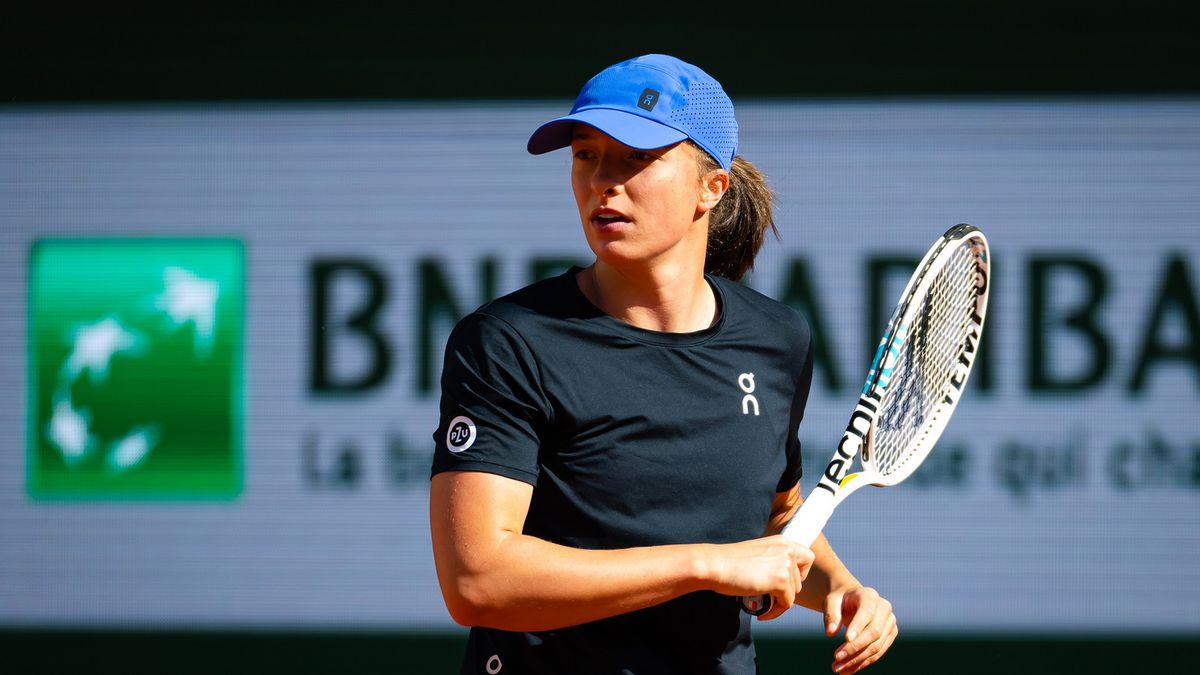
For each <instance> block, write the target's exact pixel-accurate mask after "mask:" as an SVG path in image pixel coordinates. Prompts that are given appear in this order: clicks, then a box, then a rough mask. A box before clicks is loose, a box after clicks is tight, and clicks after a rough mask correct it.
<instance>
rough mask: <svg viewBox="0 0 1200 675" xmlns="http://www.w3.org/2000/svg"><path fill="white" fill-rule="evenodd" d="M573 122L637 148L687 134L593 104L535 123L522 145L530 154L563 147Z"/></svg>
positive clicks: (677, 139)
mask: <svg viewBox="0 0 1200 675" xmlns="http://www.w3.org/2000/svg"><path fill="white" fill-rule="evenodd" d="M576 122H580V123H583V124H586V125H588V126H591V127H595V128H597V129H599V130H600V131H603V132H604V133H606V134H608V135H609V136H612V137H613V138H615V139H617V140H618V141H620V142H621V143H624V144H625V145H628V146H629V147H631V148H637V149H639V150H653V149H654V148H662V147H666V146H668V145H672V144H674V143H678V142H680V141H682V140H684V139H685V138H687V137H688V136H687V134H685V133H683V132H682V131H680V130H678V129H672V128H671V127H669V126H666V125H665V124H661V123H659V122H655V121H654V120H650V119H646V118H645V117H641V116H639V115H634V114H633V113H628V112H625V111H623V110H609V109H606V108H594V109H591V110H580V111H579V112H577V113H574V114H572V115H567V116H566V117H559V118H558V119H555V120H550V121H549V122H546V123H545V124H543V125H542V126H540V127H538V128H537V130H536V131H534V132H533V135H532V136H530V137H529V143H528V145H527V146H526V147H527V148H528V149H529V153H530V154H532V155H540V154H542V153H546V152H550V151H551V150H557V149H559V148H565V147H567V146H568V145H570V144H571V135H572V132H571V130H572V128H573V127H574V125H575V123H576Z"/></svg>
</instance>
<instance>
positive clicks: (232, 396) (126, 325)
mask: <svg viewBox="0 0 1200 675" xmlns="http://www.w3.org/2000/svg"><path fill="white" fill-rule="evenodd" d="M243 259H244V255H243V249H242V244H241V242H239V241H236V240H230V239H46V240H41V241H38V242H36V243H35V244H34V246H33V250H32V252H31V255H30V266H29V382H30V397H29V398H30V405H29V413H30V414H29V430H28V437H29V442H28V472H27V476H28V489H29V494H30V495H31V496H33V497H35V498H39V499H93V498H98V499H229V498H232V497H234V496H236V495H237V494H238V493H239V492H240V491H241V486H242V458H241V433H242V428H241V427H242V420H241V389H242V382H241V377H242V373H241V368H242V336H243V326H242V323H243V316H244V312H243V305H244V292H245V289H244V273H243V269H244V260H243Z"/></svg>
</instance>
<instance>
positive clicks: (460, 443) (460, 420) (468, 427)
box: [446, 415, 475, 453]
mask: <svg viewBox="0 0 1200 675" xmlns="http://www.w3.org/2000/svg"><path fill="white" fill-rule="evenodd" d="M474 442H475V423H474V422H472V421H471V418H470V417H467V416H465V415H459V416H458V417H455V418H454V419H452V420H450V427H449V429H447V430H446V448H447V449H448V450H449V451H450V452H454V453H459V452H462V451H463V450H466V449H467V448H469V447H471V444H472V443H474Z"/></svg>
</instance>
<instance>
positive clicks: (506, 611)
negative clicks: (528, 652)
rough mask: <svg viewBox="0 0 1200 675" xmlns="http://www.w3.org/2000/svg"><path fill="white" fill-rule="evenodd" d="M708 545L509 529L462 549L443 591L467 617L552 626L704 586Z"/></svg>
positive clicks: (457, 613)
mask: <svg viewBox="0 0 1200 675" xmlns="http://www.w3.org/2000/svg"><path fill="white" fill-rule="evenodd" d="M704 548H705V545H702V544H697V545H679V546H655V547H646V548H632V549H619V550H586V549H576V548H570V547H566V546H560V545H558V544H553V543H550V542H547V541H545V540H542V539H538V538H536V537H531V536H528V535H524V534H519V533H509V534H507V535H505V536H503V537H501V538H500V539H499V540H498V541H496V542H494V548H492V550H490V551H486V552H484V551H480V552H478V554H479V555H476V556H472V555H471V554H469V553H468V555H466V556H457V557H456V559H457V560H458V561H459V563H458V565H457V567H458V569H453V570H446V572H447V574H445V575H444V576H446V577H447V578H445V579H443V582H442V586H443V593H444V595H445V597H446V600H447V605H448V606H450V608H451V613H452V614H453V615H454V618H455V619H456V620H458V621H459V622H460V623H464V624H468V625H478V626H490V627H494V628H501V629H504V630H522V631H533V630H549V629H553V628H562V627H565V626H573V625H576V624H580V623H586V622H588V621H595V620H597V619H603V618H607V617H610V616H615V615H618V614H623V613H625V612H630V611H633V610H637V609H642V608H645V607H650V606H652V605H656V604H659V603H662V602H665V601H667V600H670V599H672V598H675V597H679V596H680V595H683V594H685V593H689V592H692V591H696V590H700V589H702V588H704V587H705V583H704V579H705V577H706V571H705V569H704V567H705V563H704V555H703V551H704Z"/></svg>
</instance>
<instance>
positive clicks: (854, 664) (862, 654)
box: [833, 616, 899, 673]
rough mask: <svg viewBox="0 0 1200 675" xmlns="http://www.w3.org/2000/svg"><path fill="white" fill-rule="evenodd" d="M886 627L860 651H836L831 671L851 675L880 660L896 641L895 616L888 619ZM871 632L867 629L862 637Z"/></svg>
mask: <svg viewBox="0 0 1200 675" xmlns="http://www.w3.org/2000/svg"><path fill="white" fill-rule="evenodd" d="M886 626H887V627H886V628H885V629H884V630H883V631H881V632H880V633H879V636H878V638H876V639H874V640H872V641H871V642H869V643H867V644H866V645H865V646H864V647H863V648H862V650H861V651H859V652H857V653H853V652H850V651H848V650H845V649H840V650H838V653H837V654H836V655H835V658H834V663H833V669H834V670H835V671H837V672H839V673H853V672H855V671H858V670H861V669H863V668H865V667H867V666H869V665H871V664H872V663H875V662H876V661H878V660H879V659H880V658H882V657H883V655H884V654H885V653H886V652H887V650H888V649H889V648H891V646H892V643H893V642H895V641H896V636H897V635H898V634H899V631H898V630H897V628H896V619H895V616H889V617H888V621H887V622H886ZM873 632H874V629H873V628H867V629H866V630H865V631H864V636H866V635H868V634H871V633H873ZM843 655H845V656H844V658H843Z"/></svg>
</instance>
